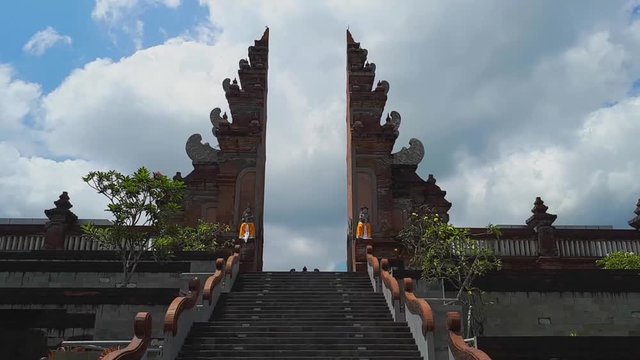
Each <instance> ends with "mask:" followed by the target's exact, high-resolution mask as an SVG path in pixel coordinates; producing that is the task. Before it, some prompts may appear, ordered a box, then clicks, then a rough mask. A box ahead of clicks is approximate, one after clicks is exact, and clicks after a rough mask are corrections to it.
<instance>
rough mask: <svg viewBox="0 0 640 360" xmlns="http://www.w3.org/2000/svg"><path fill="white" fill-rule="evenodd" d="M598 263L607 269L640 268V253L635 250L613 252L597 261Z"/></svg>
mask: <svg viewBox="0 0 640 360" xmlns="http://www.w3.org/2000/svg"><path fill="white" fill-rule="evenodd" d="M596 264H597V265H598V266H600V267H601V268H603V269H607V270H640V255H639V254H634V253H633V252H624V251H619V252H613V253H610V254H608V255H607V256H605V257H604V258H602V259H600V260H598V261H596Z"/></svg>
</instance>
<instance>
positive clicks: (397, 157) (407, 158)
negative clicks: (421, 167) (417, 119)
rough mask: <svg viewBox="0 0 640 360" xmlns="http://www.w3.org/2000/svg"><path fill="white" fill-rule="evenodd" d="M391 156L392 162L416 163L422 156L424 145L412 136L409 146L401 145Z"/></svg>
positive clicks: (400, 163)
mask: <svg viewBox="0 0 640 360" xmlns="http://www.w3.org/2000/svg"><path fill="white" fill-rule="evenodd" d="M392 156H393V163H394V164H398V165H418V164H420V162H421V161H422V159H423V158H424V145H422V141H420V140H418V139H416V138H412V139H411V140H409V147H408V148H407V147H403V148H402V149H401V150H400V151H398V152H397V153H395V154H392Z"/></svg>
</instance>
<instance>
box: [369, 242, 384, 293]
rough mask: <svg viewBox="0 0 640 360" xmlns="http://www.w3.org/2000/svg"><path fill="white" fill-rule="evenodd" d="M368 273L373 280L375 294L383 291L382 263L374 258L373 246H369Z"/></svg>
mask: <svg viewBox="0 0 640 360" xmlns="http://www.w3.org/2000/svg"><path fill="white" fill-rule="evenodd" d="M367 273H368V274H369V279H370V280H371V285H372V286H373V291H374V292H380V291H381V290H382V288H381V285H380V262H379V261H378V258H377V257H375V256H373V246H371V245H367Z"/></svg>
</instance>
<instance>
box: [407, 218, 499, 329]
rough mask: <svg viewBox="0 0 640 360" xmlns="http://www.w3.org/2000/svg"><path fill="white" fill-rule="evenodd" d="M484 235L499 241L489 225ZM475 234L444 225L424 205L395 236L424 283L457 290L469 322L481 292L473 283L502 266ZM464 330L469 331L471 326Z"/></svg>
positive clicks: (496, 230) (467, 230) (442, 221)
mask: <svg viewBox="0 0 640 360" xmlns="http://www.w3.org/2000/svg"><path fill="white" fill-rule="evenodd" d="M486 234H492V235H493V236H495V237H496V238H498V237H499V236H500V231H499V229H498V228H497V227H495V226H493V225H489V226H488V227H487V231H486V233H485V234H483V235H486ZM475 235H479V234H471V233H470V232H469V229H466V228H457V227H455V226H453V225H451V224H449V223H447V222H446V221H445V220H444V219H443V218H442V217H441V216H439V215H438V214H437V213H436V212H434V211H432V210H431V209H429V208H428V207H425V206H423V207H420V208H418V209H415V210H414V211H412V213H411V215H410V216H409V221H408V223H407V225H406V226H405V227H404V228H403V229H402V230H401V231H400V233H399V235H398V238H399V239H400V241H401V242H402V244H403V246H404V248H405V251H406V254H407V256H408V260H409V266H410V267H412V268H417V269H420V270H421V272H422V278H423V279H424V280H426V281H442V282H445V283H448V284H450V285H451V286H452V287H453V288H454V289H455V290H456V295H455V299H456V300H458V301H460V302H461V303H462V304H463V305H465V306H466V308H467V319H468V322H469V323H470V322H471V320H472V319H471V317H472V316H473V313H472V309H473V305H474V304H476V303H477V302H478V301H482V300H481V295H482V292H481V290H480V289H479V288H477V287H476V286H475V284H474V281H475V280H476V279H477V278H478V277H479V276H482V275H484V274H487V273H488V272H491V271H495V270H499V269H500V267H501V262H500V259H498V258H497V257H495V256H494V254H493V251H492V250H491V249H490V248H488V247H487V246H485V244H484V243H483V242H480V241H478V240H476V239H474V237H473V236H475ZM474 320H479V318H478V317H476V319H474ZM476 322H481V321H476ZM467 329H468V331H471V326H468V327H467Z"/></svg>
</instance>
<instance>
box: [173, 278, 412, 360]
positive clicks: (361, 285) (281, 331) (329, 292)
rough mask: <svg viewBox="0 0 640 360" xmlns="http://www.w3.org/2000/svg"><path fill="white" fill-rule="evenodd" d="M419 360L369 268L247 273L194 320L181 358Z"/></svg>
mask: <svg viewBox="0 0 640 360" xmlns="http://www.w3.org/2000/svg"><path fill="white" fill-rule="evenodd" d="M275 358H277V359H326V360H329V359H371V360H374V359H395V360H405V359H406V360H418V359H421V357H420V353H419V352H418V348H417V346H416V344H415V342H414V340H413V338H412V337H411V333H410V332H409V328H408V327H407V325H406V323H397V322H394V321H393V320H392V318H391V314H390V312H389V309H388V307H387V305H386V302H385V300H384V297H383V295H382V294H380V293H377V294H376V293H374V292H373V289H372V288H371V282H370V280H369V278H368V277H367V275H366V274H357V273H333V272H331V273H326V272H304V273H303V272H294V273H288V272H264V273H245V274H242V275H241V276H240V277H239V278H238V280H237V282H236V284H235V286H234V288H233V291H232V292H231V293H229V294H226V295H223V297H222V298H221V299H220V302H219V304H218V306H216V310H215V311H214V313H213V315H212V316H211V319H210V320H209V321H208V322H206V323H195V324H194V325H193V327H192V329H191V332H190V333H189V336H188V338H187V339H186V341H185V343H184V346H183V347H182V350H181V352H180V354H179V357H178V359H180V360H204V359H247V360H248V359H275Z"/></svg>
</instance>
